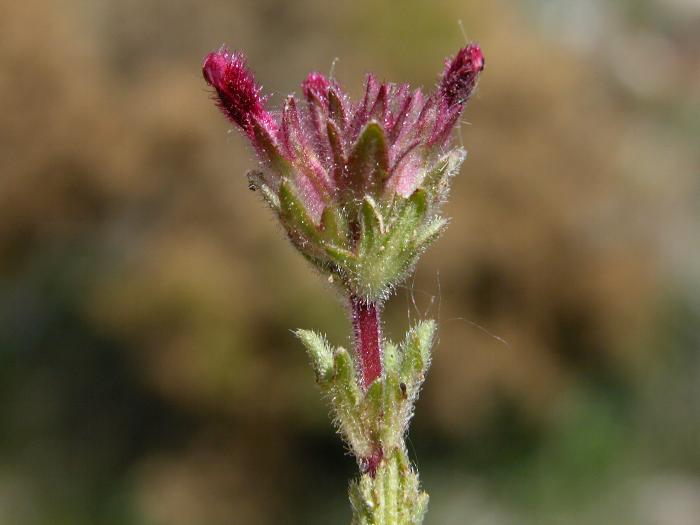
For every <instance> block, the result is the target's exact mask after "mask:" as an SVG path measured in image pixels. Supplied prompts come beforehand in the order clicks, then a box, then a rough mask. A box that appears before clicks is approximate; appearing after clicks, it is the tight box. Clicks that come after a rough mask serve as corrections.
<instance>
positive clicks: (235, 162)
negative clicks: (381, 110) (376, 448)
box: [0, 0, 700, 525]
mask: <svg viewBox="0 0 700 525" xmlns="http://www.w3.org/2000/svg"><path fill="white" fill-rule="evenodd" d="M458 20H462V21H463V24H464V28H465V31H466V33H467V36H468V37H469V39H473V40H477V41H479V42H480V43H481V45H482V47H483V49H484V52H485V55H486V65H487V67H486V71H485V73H484V75H483V78H482V81H481V84H480V87H479V91H478V93H477V95H476V96H475V97H474V98H473V99H472V101H471V104H470V106H469V107H468V108H467V111H466V113H465V116H464V121H465V122H464V124H463V125H462V127H461V130H459V133H458V134H457V137H456V140H462V141H463V143H464V145H465V147H466V148H467V149H468V150H469V152H470V156H469V158H468V160H467V162H466V163H465V165H464V168H463V170H462V174H461V175H460V176H459V177H457V178H456V179H455V180H454V186H453V192H452V198H451V201H450V202H449V204H448V205H447V210H446V211H447V213H448V215H450V216H451V217H452V218H453V222H452V224H451V226H450V228H449V230H448V231H447V233H446V234H445V235H444V236H443V237H442V238H441V239H440V240H439V241H438V242H437V243H436V244H435V246H434V247H433V248H432V249H431V250H430V251H429V252H428V253H427V254H426V255H425V256H424V258H423V260H422V261H421V263H420V264H419V266H418V269H417V273H416V276H415V279H411V280H410V281H409V282H408V283H406V285H405V286H404V287H402V288H400V289H399V290H398V291H397V294H396V296H395V297H394V298H393V299H392V301H391V303H390V304H389V306H388V310H387V315H386V318H387V322H386V332H387V334H388V335H389V336H391V337H393V338H395V339H397V338H400V337H401V335H402V332H403V330H405V328H406V327H407V326H408V325H409V323H410V322H411V321H412V320H415V319H417V318H422V317H432V318H436V319H438V321H439V327H440V340H439V344H438V345H437V347H436V349H435V358H434V362H433V367H432V369H431V371H430V375H429V378H428V381H427V383H426V386H425V388H424V390H423V393H422V396H421V399H420V401H419V403H418V409H417V415H416V418H415V420H414V423H413V429H412V432H411V439H410V447H411V451H410V452H411V456H412V458H413V459H414V460H415V462H416V464H417V465H418V467H419V469H420V472H421V476H422V479H423V482H424V485H425V488H426V490H427V491H428V492H429V493H430V494H431V504H430V511H429V514H428V518H427V521H426V524H427V525H451V524H455V525H460V524H467V525H477V524H478V525H519V524H537V525H549V524H552V525H555V524H566V525H577V524H587V525H588V524H602V525H606V524H615V525H618V524H619V525H623V524H631V525H637V524H639V525H697V524H698V523H700V404H699V403H698V401H700V325H699V323H700V263H699V262H698V261H700V233H699V232H700V227H699V226H700V206H698V202H700V201H699V199H700V148H699V147H698V142H699V138H700V99H699V97H698V93H700V3H699V2H698V1H697V0H621V1H617V2H610V1H606V0H587V1H576V0H561V1H545V0H521V1H516V0H510V1H508V0H480V1H476V0H475V1H466V0H433V1H430V2H428V1H419V0H405V1H402V2H378V1H371V0H356V1H354V2H324V3H322V2H320V1H318V0H302V1H299V2H291V1H285V0H238V1H219V0H207V1H204V2H203V1H198V0H169V1H166V0H123V1H108V0H64V1H52V0H22V1H16V0H15V1H10V0H0V66H1V68H0V122H1V123H2V124H1V125H0V524H2V525H49V524H50V525H113V524H114V525H224V524H225V525H237V524H243V525H258V524H260V525H264V524H310V525H316V524H318V525H320V524H336V523H337V524H343V523H347V522H348V521H349V517H350V511H349V505H348V503H347V499H346V481H347V479H348V478H349V477H351V476H353V475H355V473H356V466H355V464H354V461H353V459H352V458H351V457H349V456H348V455H347V454H346V450H345V448H344V447H343V445H342V443H341V442H340V440H339V439H338V437H337V436H336V435H335V434H334V431H333V429H332V427H331V425H330V423H329V419H328V408H327V407H326V405H324V403H323V402H322V401H321V400H320V399H319V394H318V391H317V389H316V387H315V385H314V382H313V374H312V372H311V370H310V368H309V366H307V360H306V357H305V355H304V352H303V350H302V348H301V347H300V345H299V343H298V342H297V341H295V340H294V337H293V336H292V334H291V333H290V329H292V328H298V327H303V328H313V329H317V330H321V331H324V332H327V333H328V334H329V337H330V339H331V340H332V341H333V342H334V343H336V344H346V343H347V342H348V332H349V323H348V321H347V318H346V314H345V311H344V307H343V304H342V302H341V300H340V298H339V297H337V296H336V295H335V294H334V293H333V292H332V290H331V288H330V286H328V284H327V283H325V282H324V280H323V278H321V277H320V276H319V275H317V274H314V272H312V271H309V267H308V265H307V264H305V262H304V261H303V260H302V258H301V257H299V256H298V255H297V254H296V253H294V251H293V249H292V248H291V247H290V245H289V244H288V243H287V242H285V241H284V238H283V234H282V231H281V229H280V227H279V226H278V225H277V224H276V223H275V221H274V220H273V218H272V215H271V214H270V213H269V211H268V210H267V209H265V207H264V206H263V205H262V203H261V202H260V201H259V198H258V196H257V195H255V194H251V193H250V192H249V191H248V190H247V185H246V180H245V177H244V176H243V174H244V173H245V171H246V170H247V169H249V168H251V167H254V166H255V159H254V156H253V154H252V153H251V150H250V149H249V148H248V145H247V144H246V141H245V140H244V139H243V138H242V137H241V136H240V135H239V134H238V133H237V132H231V133H227V131H228V130H229V126H228V124H227V123H226V121H225V120H224V119H223V118H222V117H221V115H219V114H218V112H217V110H216V108H215V107H214V105H213V104H212V103H211V101H210V99H209V93H208V90H207V89H206V86H205V85H204V82H203V80H202V77H201V73H200V66H201V60H202V57H203V56H204V55H205V54H206V53H207V52H208V51H210V50H211V49H213V48H216V47H218V46H219V45H220V44H221V43H223V42H225V43H227V44H229V45H230V46H232V47H233V48H238V49H242V50H245V52H246V53H247V54H248V55H249V57H250V62H251V64H252V66H253V69H254V70H255V72H256V74H257V76H258V79H259V80H260V82H262V83H263V84H264V86H265V88H266V90H267V91H269V92H272V93H274V96H273V103H279V102H280V101H281V100H282V97H283V95H285V94H286V93H288V92H290V91H297V92H298V91H299V83H300V81H301V80H302V79H303V78H304V76H305V75H306V73H307V72H308V71H311V70H320V71H324V72H327V71H329V69H330V68H331V64H332V63H333V61H334V59H335V58H336V57H339V60H338V62H337V64H336V65H335V74H336V76H337V78H338V79H339V80H340V81H341V82H342V83H344V84H345V85H346V86H347V87H348V89H349V90H350V91H351V93H353V94H354V95H355V96H358V95H359V93H360V89H361V82H362V77H363V74H364V72H366V71H368V70H372V71H376V72H377V73H379V75H380V76H382V77H384V78H386V79H388V80H395V81H406V82H410V83H412V84H414V85H423V86H425V87H426V88H430V87H431V86H432V85H433V84H434V83H435V82H436V79H437V74H438V73H439V72H440V71H441V69H442V61H443V59H444V58H445V57H446V56H447V55H449V54H452V53H454V52H455V51H456V49H457V48H458V47H460V46H461V45H463V44H464V37H463V36H462V34H461V32H460V29H459V27H458V23H457V21H458Z"/></svg>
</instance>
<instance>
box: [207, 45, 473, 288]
mask: <svg viewBox="0 0 700 525" xmlns="http://www.w3.org/2000/svg"><path fill="white" fill-rule="evenodd" d="M483 68H484V58H483V55H482V53H481V50H480V48H479V47H478V46H477V45H475V44H471V45H468V46H466V47H464V48H463V49H461V50H460V51H459V52H458V53H457V54H456V55H455V56H454V57H452V58H451V59H448V60H447V61H446V64H445V69H444V72H443V74H442V76H441V79H440V81H439V83H438V86H437V88H436V90H435V91H434V92H433V93H432V94H430V95H425V94H424V93H423V92H422V91H421V90H420V89H415V90H411V89H410V87H409V86H408V85H406V84H393V83H385V82H379V81H378V80H377V79H376V78H375V77H374V76H373V75H368V76H367V79H366V82H365V89H364V96H363V97H362V99H361V100H360V101H359V102H353V101H352V100H351V99H350V97H349V96H348V95H347V94H346V93H345V92H344V91H343V89H342V87H341V86H340V85H339V84H338V83H337V82H336V81H335V80H334V79H328V78H326V77H325V76H324V75H322V74H320V73H311V74H310V75H308V77H307V78H306V79H305V80H304V82H303V83H302V92H303V98H304V100H303V101H298V100H297V99H296V97H295V96H293V95H290V96H289V97H288V98H287V99H286V101H285V103H284V107H283V108H282V110H281V111H279V112H274V111H270V110H268V109H267V107H266V97H265V96H264V95H262V94H261V91H262V90H261V88H260V87H259V86H258V85H257V83H256V82H255V79H254V77H253V74H252V73H251V72H250V70H249V69H248V66H247V64H246V60H245V58H244V57H243V55H242V54H240V53H236V52H230V51H228V50H227V49H226V48H221V49H219V50H218V51H215V52H212V53H210V54H209V55H208V56H207V57H206V59H205V62H204V66H203V74H204V78H205V80H206V81H207V83H208V84H209V85H210V86H211V87H213V88H214V90H215V100H216V103H217V105H218V106H219V108H220V109H221V110H222V111H223V113H224V114H225V115H226V116H227V117H228V119H229V120H230V121H231V122H233V123H234V124H235V125H236V126H238V127H239V128H240V129H241V130H242V131H243V132H244V133H245V134H246V135H247V136H248V138H249V140H250V141H251V143H252V144H253V146H254V148H255V150H256V151H257V153H258V156H259V159H260V162H261V170H255V171H252V172H250V173H249V175H248V176H249V180H250V184H251V188H253V189H257V190H259V191H260V192H261V193H262V195H263V196H264V197H265V199H266V201H267V202H268V203H269V205H270V206H271V207H272V208H273V209H274V210H275V211H276V212H277V214H278V215H279V218H280V220H281V222H282V224H283V225H284V228H285V229H286V231H287V233H288V235H289V238H290V239H291V240H292V242H293V243H294V245H295V246H296V247H297V248H298V249H299V250H300V251H301V253H302V254H303V255H304V256H305V257H307V258H308V259H309V260H311V261H312V262H313V263H314V264H315V265H316V266H317V267H319V268H321V269H323V270H324V271H327V272H329V273H331V274H332V275H334V276H336V277H337V278H338V279H337V280H338V282H340V283H341V284H342V285H343V286H344V287H345V288H346V289H347V290H348V291H349V292H350V293H351V294H353V295H355V296H357V297H361V298H363V299H364V300H366V301H367V302H377V301H379V300H381V299H382V298H383V297H384V296H386V294H387V293H388V292H389V290H390V289H391V287H392V286H394V285H395V284H397V283H398V282H399V281H400V280H401V279H402V278H403V277H404V276H405V275H406V273H407V272H408V271H409V270H410V268H411V267H412V266H413V264H414V263H415V261H416V260H417V258H418V256H419V255H420V253H421V252H422V251H423V250H424V249H425V248H426V247H427V246H428V245H429V244H430V243H431V242H432V240H434V239H435V238H436V237H437V236H438V235H439V233H440V232H441V230H442V229H443V227H444V226H445V224H446V220H445V219H444V218H443V217H441V216H440V215H439V207H440V204H441V203H442V202H443V201H444V198H445V196H446V193H447V190H448V183H449V178H450V177H451V176H452V175H453V174H455V173H456V171H457V170H458V169H459V166H460V165H461V162H462V161H463V159H464V156H465V154H464V151H463V150H462V149H460V148H455V149H449V148H448V142H449V138H450V132H451V131H452V129H453V128H454V126H455V124H456V123H457V121H458V119H459V117H460V115H461V113H462V109H463V107H464V105H465V103H466V102H467V100H468V99H469V97H470V96H471V94H472V93H473V92H474V89H475V87H476V84H477V81H478V77H479V74H480V73H481V71H482V70H483Z"/></svg>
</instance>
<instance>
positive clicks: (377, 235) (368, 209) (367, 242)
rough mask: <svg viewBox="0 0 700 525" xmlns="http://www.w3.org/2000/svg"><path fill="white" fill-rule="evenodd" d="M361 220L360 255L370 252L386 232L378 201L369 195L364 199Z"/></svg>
mask: <svg viewBox="0 0 700 525" xmlns="http://www.w3.org/2000/svg"><path fill="white" fill-rule="evenodd" d="M360 211H361V217H360V218H361V221H360V227H361V232H360V247H359V253H358V257H363V256H364V255H365V254H367V253H369V252H370V251H371V250H372V248H373V247H374V246H375V244H376V243H377V242H379V241H380V240H381V236H382V235H383V234H384V219H383V218H382V214H381V212H380V211H379V207H378V205H377V203H376V202H375V201H374V199H373V198H372V197H370V196H369V195H365V198H364V199H363V200H362V206H361V208H360Z"/></svg>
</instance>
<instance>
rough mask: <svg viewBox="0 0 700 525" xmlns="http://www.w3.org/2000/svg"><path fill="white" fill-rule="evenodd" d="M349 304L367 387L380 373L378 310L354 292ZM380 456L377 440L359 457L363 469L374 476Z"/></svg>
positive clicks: (381, 456) (361, 367) (380, 355)
mask: <svg viewBox="0 0 700 525" xmlns="http://www.w3.org/2000/svg"><path fill="white" fill-rule="evenodd" d="M350 307H351V309H352V326H353V329H354V331H355V356H356V357H357V358H358V361H359V363H360V376H361V382H362V388H363V389H364V390H367V389H368V388H369V386H370V385H371V384H372V383H373V382H374V381H375V379H377V378H379V377H381V375H382V351H381V348H382V346H381V337H382V336H381V321H380V310H379V306H378V305H377V303H371V302H367V301H363V300H362V299H361V298H359V297H357V296H356V295H351V296H350ZM383 457H384V453H383V451H382V447H381V445H380V444H379V443H376V444H375V447H374V450H373V452H372V454H371V455H370V456H369V457H367V458H361V460H360V464H361V465H362V470H363V472H368V473H369V475H370V476H372V477H374V475H375V474H376V472H377V468H378V467H379V464H380V463H381V462H382V459H383Z"/></svg>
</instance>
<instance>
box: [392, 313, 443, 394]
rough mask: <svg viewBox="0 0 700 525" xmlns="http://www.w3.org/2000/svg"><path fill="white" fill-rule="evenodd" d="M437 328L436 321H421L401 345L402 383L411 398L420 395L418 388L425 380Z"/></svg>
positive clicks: (409, 332)
mask: <svg viewBox="0 0 700 525" xmlns="http://www.w3.org/2000/svg"><path fill="white" fill-rule="evenodd" d="M436 328H437V325H436V324H435V321H432V320H426V321H421V322H419V323H418V324H417V325H415V326H414V327H413V328H411V329H410V330H409V331H408V333H407V334H406V338H405V339H404V341H403V343H402V344H401V349H402V350H403V359H402V362H401V381H402V382H403V383H405V384H406V385H407V388H408V395H409V397H413V396H415V395H416V394H417V393H418V388H420V385H421V383H422V382H423V380H424V379H425V373H426V371H427V370H428V366H430V349H431V347H432V345H433V339H434V337H435V331H436Z"/></svg>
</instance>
